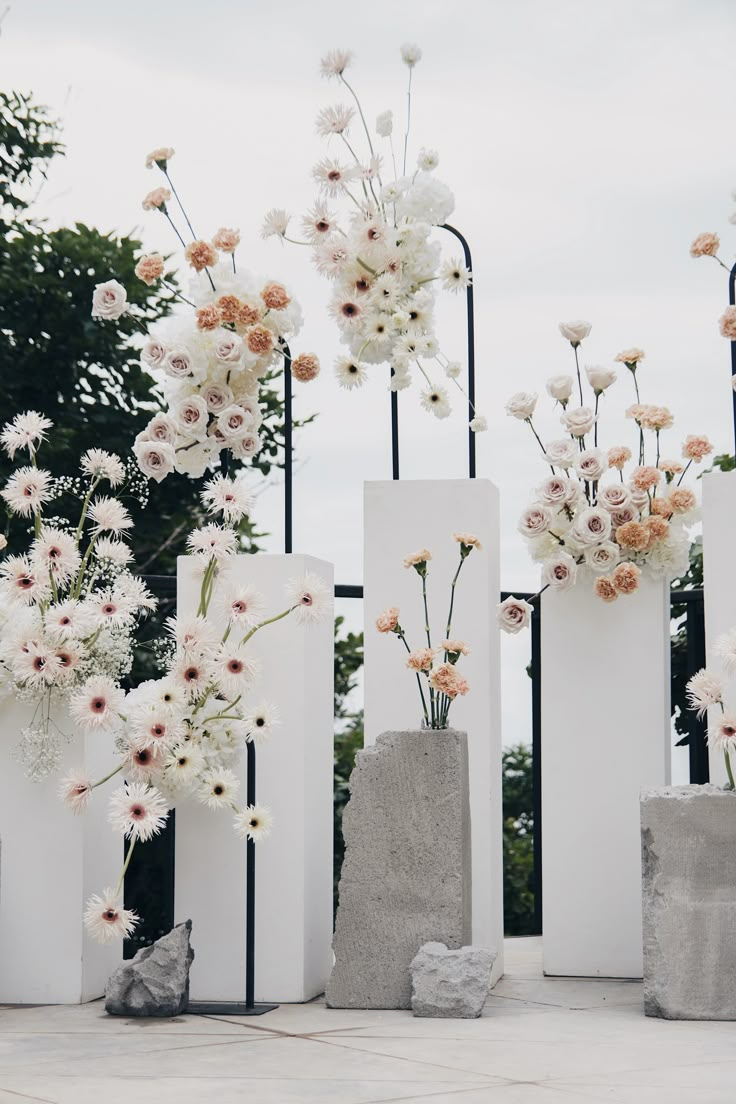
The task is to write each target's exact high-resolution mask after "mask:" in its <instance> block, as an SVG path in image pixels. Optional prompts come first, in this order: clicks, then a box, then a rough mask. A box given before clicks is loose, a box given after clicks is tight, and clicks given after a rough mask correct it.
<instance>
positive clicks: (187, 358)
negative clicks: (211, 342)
mask: <svg viewBox="0 0 736 1104" xmlns="http://www.w3.org/2000/svg"><path fill="white" fill-rule="evenodd" d="M163 368H164V372H166V375H167V376H171V378H172V379H188V378H189V376H192V375H194V368H193V365H192V357H191V354H190V352H189V350H188V349H172V350H171V352H170V353H167V355H166V359H165V361H164V364H163Z"/></svg>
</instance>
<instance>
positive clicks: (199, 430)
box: [171, 395, 209, 440]
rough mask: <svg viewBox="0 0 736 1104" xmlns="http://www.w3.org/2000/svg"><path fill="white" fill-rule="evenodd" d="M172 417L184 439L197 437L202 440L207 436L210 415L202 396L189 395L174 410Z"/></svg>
mask: <svg viewBox="0 0 736 1104" xmlns="http://www.w3.org/2000/svg"><path fill="white" fill-rule="evenodd" d="M171 416H172V418H173V419H174V423H175V425H176V428H177V430H178V431H179V433H181V435H182V436H183V437H196V438H197V439H200V440H201V439H202V438H203V437H205V436H206V435H207V423H208V422H209V413H208V411H207V403H206V402H205V401H204V399H203V398H202V396H201V395H189V396H188V397H187V398H185V399H180V400H179V402H178V403H177V404H176V406H174V407H173V408H172V410H171Z"/></svg>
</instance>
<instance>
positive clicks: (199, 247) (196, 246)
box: [184, 241, 217, 272]
mask: <svg viewBox="0 0 736 1104" xmlns="http://www.w3.org/2000/svg"><path fill="white" fill-rule="evenodd" d="M184 256H185V257H186V259H187V260H188V261H189V263H190V265H191V266H192V268H193V269H194V271H195V272H201V271H202V269H204V268H212V266H213V265H214V264H217V250H216V249H213V248H212V246H211V245H210V243H209V242H206V241H193V242H192V243H191V244H190V245H188V246H187V247H186V249H185V250H184Z"/></svg>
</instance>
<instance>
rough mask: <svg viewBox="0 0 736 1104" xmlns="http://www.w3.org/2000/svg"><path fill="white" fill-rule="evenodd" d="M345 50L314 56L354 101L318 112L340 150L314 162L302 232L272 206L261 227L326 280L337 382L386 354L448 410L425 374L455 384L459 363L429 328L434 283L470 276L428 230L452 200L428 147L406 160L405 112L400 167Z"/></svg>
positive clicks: (457, 287) (404, 379) (394, 381)
mask: <svg viewBox="0 0 736 1104" xmlns="http://www.w3.org/2000/svg"><path fill="white" fill-rule="evenodd" d="M351 57H352V55H351V54H350V53H349V52H348V51H342V50H334V51H331V52H330V53H329V54H328V55H327V56H326V57H325V58H323V60H322V72H323V75H325V76H326V77H329V78H332V79H334V80H336V81H338V82H339V83H340V84H341V85H342V86H343V87H344V88H345V90H346V91H347V92H348V93H349V95H350V96H351V97H352V98H353V100H354V102H355V105H356V108H353V107H352V106H343V105H338V106H335V107H327V108H324V109H323V110H322V111H320V113H319V116H318V118H317V130H318V132H319V133H320V134H321V135H322V136H323V137H325V138H326V139H328V140H331V141H335V142H339V143H340V144H341V151H340V152H341V156H340V157H334V156H327V157H325V158H324V159H323V160H322V161H320V162H319V164H317V165H316V166H315V167H314V169H313V172H312V175H313V178H314V180H315V183H316V184H317V186H318V188H319V196H318V198H317V200H316V201H315V203H314V206H313V208H312V209H311V210H310V211H309V212H307V214H306V215H305V216H304V217H303V218H302V220H301V240H298V239H296V238H294V237H292V236H291V235H290V232H289V224H290V216H289V215H288V214H287V213H286V212H285V211H283V210H280V209H274V210H272V211H270V212H269V213H268V214H267V216H266V219H265V222H264V226H263V231H262V232H263V236H264V237H271V236H275V237H278V238H280V239H282V240H285V241H290V242H295V243H296V244H301V245H307V246H308V247H309V248H310V249H311V251H312V257H313V260H314V263H315V265H316V267H317V270H318V271H319V272H320V273H321V274H322V275H323V276H325V277H326V278H327V279H328V280H330V281H331V283H332V285H333V289H334V290H333V294H332V298H331V300H330V304H329V313H330V315H331V317H332V318H333V319H334V321H335V323H336V324H337V327H338V329H339V332H340V338H341V341H342V342H343V344H344V345H345V346H346V352H345V354H344V355H342V356H340V357H339V358H338V360H337V363H336V365H335V374H336V376H337V379H338V382H339V384H340V385H341V386H342V387H345V388H348V389H352V388H356V387H360V386H361V385H362V384H363V383H364V382H365V380H366V379H367V377H368V374H369V371H370V367H371V366H372V365H376V364H390V365H391V370H392V371H391V388H392V390H394V391H399V390H403V389H404V388H407V387H410V386H411V384H412V382H413V375H418V376H419V378H420V379H419V382H420V384H421V387H422V390H421V404H422V406H423V407H424V409H426V410H428V411H430V412H431V413H433V414H434V415H435V416H436V417H438V418H446V417H447V416H448V415H449V413H450V398H449V394H448V391H447V388H446V387H444V386H438V385H437V384H436V383H434V382H433V380H432V378H431V374H432V372H433V370H435V371H436V368H437V366H439V367H440V369H441V370H442V372H443V373H444V375H445V377H446V378H447V380H449V381H451V382H452V383H453V385H455V386H457V387H458V388H459V389H460V390H461V391H462V387H461V386H460V383H459V382H458V377H459V376H460V374H461V366H460V364H459V363H458V362H457V361H451V360H448V358H447V357H446V356H445V355H444V354H443V353H442V351H441V349H440V345H439V342H438V340H437V337H436V335H435V318H434V312H435V300H436V296H437V289H438V288H444V289H447V290H450V291H455V292H458V291H462V290H465V289H466V288H467V287H468V286H469V285H470V283H471V280H472V276H471V273H470V271H469V270H468V269H467V267H466V265H465V264H464V263H463V261H462V260H455V259H452V260H449V261H444V260H443V257H442V250H441V247H440V244H439V242H437V241H434V240H433V239H432V231H433V228H434V227H436V226H442V225H443V224H444V223H446V222H447V220H448V218H449V217H450V215H451V214H452V211H453V209H454V206H455V200H454V197H453V194H452V192H451V191H450V189H449V188H448V187H447V185H446V184H444V183H443V182H442V181H441V180H439V179H438V178H437V177H436V175H435V173H434V170H435V169H436V167H437V165H438V163H439V158H438V155H437V154H436V152H435V151H433V150H426V149H422V150H420V152H419V155H418V157H417V159H416V162H415V164H414V165H413V166H411V167H409V168H408V169H407V164H406V157H407V144H408V134H409V129H408V121H407V130H406V134H405V135H404V136H403V155H402V157H403V161H402V169H401V173H399V172H398V171H397V162H396V151H395V150H394V144H393V131H394V121H393V114H392V112H391V111H384V112H383V113H382V114H381V115H379V116H378V119H377V121H376V127H375V134H374V133H372V132H371V130H370V129H369V127H368V126H367V124H366V121H365V116H364V114H363V110H362V108H361V106H360V102H359V100H358V98H357V96H356V94H355V92H354V90H353V88H352V86H351V85H350V84H349V83H348V81H347V79H346V77H345V70H346V68H347V67H348V65H349V64H350V60H351ZM420 58H421V51H420V50H419V49H418V47H415V46H405V47H403V48H402V59H403V60H404V63H405V64H406V65H407V67H408V69H409V104H411V76H412V73H413V69H414V67H415V65H416V64H417V62H418V61H419V60H420ZM356 109H357V110H356ZM356 121H357V122H358V125H360V126H361V128H362V130H363V132H364V138H365V140H366V147H365V152H364V155H363V156H362V158H361V157H360V156H359V155H358V152H357V151H356V142H355V140H354V139H353V138H352V136H350V137H349V135H350V132H351V127H352V126H353V125H354V124H355V123H356ZM379 138H380V139H381V140H382V141H383V142H384V143H385V144H386V148H387V152H388V153H389V155H390V159H391V171H389V170H388V169H387V167H386V166H385V165H384V161H385V159H384V157H382V156H381V155H380V154H379V153H378V152H377V148H378V139H379ZM471 427H472V429H473V430H475V431H478V430H481V429H485V428H486V423H485V419H483V418H481V417H479V416H478V417H474V418H473V419H472V422H471Z"/></svg>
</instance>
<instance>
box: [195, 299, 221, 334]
mask: <svg viewBox="0 0 736 1104" xmlns="http://www.w3.org/2000/svg"><path fill="white" fill-rule="evenodd" d="M195 313H196V315H197V328H198V329H200V330H216V329H217V327H218V326H219V325H220V312H219V310H218V308H217V307H216V306H215V304H214V303H208V305H207V306H206V307H200V308H199V310H198V311H196V312H195Z"/></svg>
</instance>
